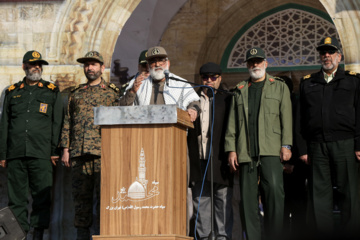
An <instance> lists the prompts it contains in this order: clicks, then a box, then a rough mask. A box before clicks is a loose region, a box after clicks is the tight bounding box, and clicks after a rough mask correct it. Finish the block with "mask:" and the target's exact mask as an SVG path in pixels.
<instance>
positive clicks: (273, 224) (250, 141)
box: [225, 74, 292, 240]
mask: <svg viewBox="0 0 360 240" xmlns="http://www.w3.org/2000/svg"><path fill="white" fill-rule="evenodd" d="M275 79H276V78H274V77H271V76H270V75H268V74H266V78H265V80H264V81H263V83H256V84H253V83H251V82H250V79H249V80H246V81H243V82H241V83H240V84H238V85H237V86H236V90H235V91H234V93H235V95H234V97H233V101H232V103H231V106H230V115H229V122H228V128H227V131H226V135H225V151H226V152H236V153H237V158H238V161H239V163H240V169H239V170H240V191H241V192H240V193H241V209H242V211H241V213H242V216H241V217H242V223H243V224H244V229H245V232H246V238H247V239H249V240H255V239H256V240H260V239H261V225H260V219H259V215H258V212H259V207H258V196H259V194H258V179H259V177H260V189H261V191H262V193H263V195H262V196H263V198H262V202H263V204H264V214H265V216H264V221H265V230H266V234H267V236H269V235H270V236H273V235H274V234H278V233H279V232H280V231H281V228H282V224H283V211H284V191H283V180H282V164H281V162H280V157H279V156H280V150H281V146H283V145H292V110H291V100H290V92H289V89H288V87H287V86H286V84H285V83H284V82H283V81H282V80H280V79H277V80H275ZM261 84H263V86H261ZM258 85H259V86H258Z"/></svg>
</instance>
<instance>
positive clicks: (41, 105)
mask: <svg viewBox="0 0 360 240" xmlns="http://www.w3.org/2000/svg"><path fill="white" fill-rule="evenodd" d="M47 108H48V105H47V104H46V103H40V110H39V112H42V113H46V112H47Z"/></svg>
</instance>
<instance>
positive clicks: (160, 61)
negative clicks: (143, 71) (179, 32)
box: [148, 58, 168, 65]
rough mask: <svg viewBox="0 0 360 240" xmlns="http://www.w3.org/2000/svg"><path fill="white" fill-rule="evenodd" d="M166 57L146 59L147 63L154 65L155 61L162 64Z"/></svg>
mask: <svg viewBox="0 0 360 240" xmlns="http://www.w3.org/2000/svg"><path fill="white" fill-rule="evenodd" d="M167 60H168V59H167V58H153V59H151V60H149V61H148V63H149V65H154V64H155V63H159V64H160V65H163V64H165V63H166V61H167Z"/></svg>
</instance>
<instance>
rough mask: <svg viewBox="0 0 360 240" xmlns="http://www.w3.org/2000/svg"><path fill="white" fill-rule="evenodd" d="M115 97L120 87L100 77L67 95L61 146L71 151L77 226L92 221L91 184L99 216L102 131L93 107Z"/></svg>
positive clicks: (103, 104) (112, 103)
mask: <svg viewBox="0 0 360 240" xmlns="http://www.w3.org/2000/svg"><path fill="white" fill-rule="evenodd" d="M118 98H119V89H118V88H117V87H116V86H115V85H114V84H110V85H109V84H107V83H105V81H104V80H103V79H102V80H101V82H100V84H98V85H96V86H90V85H88V84H81V85H79V86H78V87H76V88H75V89H74V90H73V91H71V93H70V96H69V101H68V111H67V114H66V115H65V120H64V125H63V130H62V134H61V147H63V148H69V151H70V158H71V162H72V174H73V177H72V192H73V198H74V203H75V227H77V228H89V227H90V226H91V224H92V205H93V204H92V202H93V201H92V200H93V190H94V188H95V191H96V195H97V200H98V204H97V213H98V214H97V216H98V217H99V216H100V215H99V206H100V166H101V159H100V157H101V132H100V126H98V125H94V111H93V107H99V106H113V105H118V103H117V102H116V101H117V99H118Z"/></svg>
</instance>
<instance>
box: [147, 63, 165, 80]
mask: <svg viewBox="0 0 360 240" xmlns="http://www.w3.org/2000/svg"><path fill="white" fill-rule="evenodd" d="M168 68H169V67H168V65H167V64H166V66H164V67H153V68H150V70H149V73H150V76H151V77H152V79H154V80H157V81H159V80H162V79H164V77H165V74H164V71H165V70H169V69H168Z"/></svg>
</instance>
